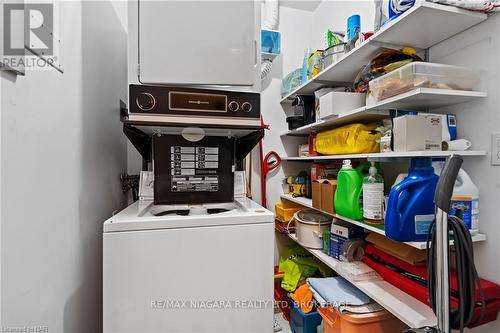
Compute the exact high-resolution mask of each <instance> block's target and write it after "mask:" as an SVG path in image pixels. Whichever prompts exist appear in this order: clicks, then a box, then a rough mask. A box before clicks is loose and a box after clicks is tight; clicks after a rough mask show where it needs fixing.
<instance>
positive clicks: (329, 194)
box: [321, 179, 337, 214]
mask: <svg viewBox="0 0 500 333" xmlns="http://www.w3.org/2000/svg"><path fill="white" fill-rule="evenodd" d="M336 189H337V180H335V179H323V180H321V210H322V211H324V212H327V213H330V214H334V213H335V208H334V206H333V197H334V195H335V190H336Z"/></svg>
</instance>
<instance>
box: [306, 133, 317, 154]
mask: <svg viewBox="0 0 500 333" xmlns="http://www.w3.org/2000/svg"><path fill="white" fill-rule="evenodd" d="M307 141H308V144H309V156H318V155H319V154H318V152H317V151H316V133H312V134H310V135H309V138H308V139H307Z"/></svg>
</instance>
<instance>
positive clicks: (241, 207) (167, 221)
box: [104, 198, 274, 233]
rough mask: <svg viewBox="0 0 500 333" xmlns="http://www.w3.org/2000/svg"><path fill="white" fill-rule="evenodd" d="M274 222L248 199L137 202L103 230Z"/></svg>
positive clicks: (105, 223) (112, 219)
mask: <svg viewBox="0 0 500 333" xmlns="http://www.w3.org/2000/svg"><path fill="white" fill-rule="evenodd" d="M255 223H274V214H273V213H272V212H270V211H269V210H267V209H264V208H263V207H262V206H260V205H258V204H257V203H255V202H254V201H252V200H250V199H248V198H237V199H235V201H234V202H228V203H221V204H218V203H216V204H202V205H187V204H186V205H154V204H153V201H149V200H147V201H146V200H144V201H136V202H135V203H133V204H132V205H130V206H129V207H127V208H125V209H124V210H123V211H121V212H119V213H118V214H116V215H114V216H113V217H111V218H109V219H108V220H107V221H106V222H104V232H105V233H108V232H123V231H139V230H161V229H176V228H195V227H214V226H225V225H228V226H229V225H242V224H255Z"/></svg>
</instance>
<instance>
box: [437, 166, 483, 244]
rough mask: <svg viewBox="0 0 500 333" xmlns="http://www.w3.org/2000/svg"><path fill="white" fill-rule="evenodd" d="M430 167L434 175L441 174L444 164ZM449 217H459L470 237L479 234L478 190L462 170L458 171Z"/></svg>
mask: <svg viewBox="0 0 500 333" xmlns="http://www.w3.org/2000/svg"><path fill="white" fill-rule="evenodd" d="M432 165H433V166H434V171H435V172H436V174H437V175H439V174H441V170H442V169H443V166H444V162H442V161H439V162H433V163H432ZM449 215H459V217H460V218H461V219H462V220H463V221H464V224H465V226H466V227H467V229H469V232H470V233H471V235H475V234H477V233H478V232H479V189H478V188H477V186H476V185H475V184H474V182H473V181H472V179H471V178H470V176H469V174H468V173H467V172H465V170H464V169H460V171H459V172H458V175H457V180H456V181H455V186H454V188H453V195H452V197H451V205H450V212H449Z"/></svg>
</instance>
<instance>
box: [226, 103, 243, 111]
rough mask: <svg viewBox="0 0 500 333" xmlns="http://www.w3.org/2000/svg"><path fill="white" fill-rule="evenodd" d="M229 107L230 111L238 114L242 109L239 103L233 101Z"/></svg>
mask: <svg viewBox="0 0 500 333" xmlns="http://www.w3.org/2000/svg"><path fill="white" fill-rule="evenodd" d="M228 107H229V110H230V111H233V112H236V111H238V109H239V108H240V105H239V104H238V102H236V101H231V102H230V103H229V105H228Z"/></svg>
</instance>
